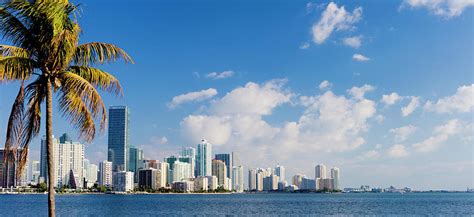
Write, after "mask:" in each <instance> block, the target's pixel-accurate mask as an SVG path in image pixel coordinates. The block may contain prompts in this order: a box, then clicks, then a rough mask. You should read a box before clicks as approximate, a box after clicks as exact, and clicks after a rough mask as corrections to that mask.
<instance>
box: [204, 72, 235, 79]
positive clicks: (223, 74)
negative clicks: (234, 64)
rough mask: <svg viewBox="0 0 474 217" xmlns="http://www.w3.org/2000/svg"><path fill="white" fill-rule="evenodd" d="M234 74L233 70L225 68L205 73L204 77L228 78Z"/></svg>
mask: <svg viewBox="0 0 474 217" xmlns="http://www.w3.org/2000/svg"><path fill="white" fill-rule="evenodd" d="M234 74H235V73H234V71H231V70H227V71H223V72H211V73H208V74H206V78H210V79H214V80H218V79H224V78H230V77H232V76H234Z"/></svg>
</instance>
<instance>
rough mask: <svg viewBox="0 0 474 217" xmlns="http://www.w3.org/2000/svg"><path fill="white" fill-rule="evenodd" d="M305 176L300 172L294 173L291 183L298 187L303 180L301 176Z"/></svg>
mask: <svg viewBox="0 0 474 217" xmlns="http://www.w3.org/2000/svg"><path fill="white" fill-rule="evenodd" d="M304 177H305V176H304V175H301V174H296V175H294V176H293V180H292V184H293V185H295V186H297V187H298V188H301V183H302V182H303V178H304Z"/></svg>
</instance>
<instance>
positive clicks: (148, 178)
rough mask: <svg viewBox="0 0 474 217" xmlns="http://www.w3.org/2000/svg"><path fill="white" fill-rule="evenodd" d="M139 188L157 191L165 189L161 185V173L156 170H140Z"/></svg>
mask: <svg viewBox="0 0 474 217" xmlns="http://www.w3.org/2000/svg"><path fill="white" fill-rule="evenodd" d="M138 187H140V188H142V189H155V190H156V189H159V188H162V187H164V185H163V184H162V183H161V171H160V170H158V169H155V168H149V169H141V170H139V171H138Z"/></svg>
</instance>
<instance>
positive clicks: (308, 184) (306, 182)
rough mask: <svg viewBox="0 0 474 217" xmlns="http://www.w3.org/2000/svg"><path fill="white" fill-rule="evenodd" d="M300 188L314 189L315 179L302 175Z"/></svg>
mask: <svg viewBox="0 0 474 217" xmlns="http://www.w3.org/2000/svg"><path fill="white" fill-rule="evenodd" d="M300 189H301V190H310V191H314V190H316V180H314V179H310V178H307V177H303V179H302V181H301V188H300Z"/></svg>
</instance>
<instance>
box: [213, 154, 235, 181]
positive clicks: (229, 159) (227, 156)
mask: <svg viewBox="0 0 474 217" xmlns="http://www.w3.org/2000/svg"><path fill="white" fill-rule="evenodd" d="M215 159H216V160H220V161H222V162H224V163H225V166H226V168H227V172H226V176H227V178H232V168H233V165H232V163H233V160H232V154H216V156H215Z"/></svg>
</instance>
